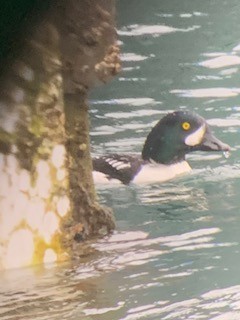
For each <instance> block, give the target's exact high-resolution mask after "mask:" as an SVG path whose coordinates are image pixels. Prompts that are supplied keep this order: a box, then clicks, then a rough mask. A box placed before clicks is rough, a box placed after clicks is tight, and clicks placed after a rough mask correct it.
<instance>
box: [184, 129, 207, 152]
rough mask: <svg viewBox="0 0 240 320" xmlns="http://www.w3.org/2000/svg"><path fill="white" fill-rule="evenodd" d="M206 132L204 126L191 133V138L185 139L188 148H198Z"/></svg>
mask: <svg viewBox="0 0 240 320" xmlns="http://www.w3.org/2000/svg"><path fill="white" fill-rule="evenodd" d="M205 132H206V125H205V124H203V125H202V126H201V127H200V128H199V129H197V130H196V131H194V132H193V133H191V134H190V135H189V136H187V137H186V139H185V144H186V145H188V146H191V147H193V146H196V145H198V144H199V143H201V142H202V139H203V137H204V134H205Z"/></svg>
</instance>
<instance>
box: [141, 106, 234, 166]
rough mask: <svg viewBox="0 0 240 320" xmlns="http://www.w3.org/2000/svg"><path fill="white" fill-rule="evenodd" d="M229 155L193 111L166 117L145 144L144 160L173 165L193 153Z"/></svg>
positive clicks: (180, 112) (225, 146) (175, 113)
mask: <svg viewBox="0 0 240 320" xmlns="http://www.w3.org/2000/svg"><path fill="white" fill-rule="evenodd" d="M198 150H200V151H229V150H230V147H229V146H228V145H227V144H225V143H223V142H222V141H220V140H219V139H217V138H216V137H215V136H214V135H213V134H212V132H211V130H210V127H209V125H208V124H207V122H206V120H205V119H204V118H202V117H201V116H199V115H198V114H196V113H193V112H190V111H175V112H173V113H169V114H167V115H166V116H165V117H163V118H162V119H161V120H160V121H159V122H158V123H157V124H156V125H155V127H154V128H153V129H152V131H151V132H150V133H149V135H148V136H147V139H146V141H145V144H144V147H143V151H142V158H143V159H144V160H153V161H155V162H157V163H163V164H171V163H175V162H179V161H182V160H184V159H185V155H186V154H187V153H189V152H192V151H198Z"/></svg>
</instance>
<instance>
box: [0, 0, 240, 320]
mask: <svg viewBox="0 0 240 320" xmlns="http://www.w3.org/2000/svg"><path fill="white" fill-rule="evenodd" d="M117 7H118V8H117V15H118V17H117V18H118V33H119V40H120V43H121V50H122V60H123V71H122V73H121V74H120V75H119V77H117V78H116V79H115V80H114V81H112V82H111V83H110V84H108V85H106V86H104V87H99V88H97V89H96V90H95V91H94V92H92V95H91V122H92V131H91V140H92V153H93V155H99V154H105V153H107V152H119V153H120V152H122V153H127V152H133V151H134V152H140V151H141V148H142V145H143V142H144V139H145V137H146V135H147V133H148V132H149V130H150V129H151V127H152V126H153V125H154V124H155V123H156V122H157V121H158V120H159V118H160V117H162V116H163V115H164V114H166V113H167V112H169V111H172V110H175V109H188V110H193V111H196V112H197V113H199V114H201V115H202V116H204V117H205V118H206V119H207V120H208V122H209V124H210V125H211V126H212V128H213V131H214V133H215V134H216V135H217V136H218V137H219V138H220V139H222V140H223V141H224V142H226V143H228V144H229V145H231V147H232V151H231V156H230V158H228V159H226V158H225V157H224V156H223V155H222V154H216V153H215V154H207V153H205V154H203V153H196V154H192V155H191V156H189V162H190V164H191V166H192V168H193V172H192V173H191V174H189V175H186V176H184V177H181V178H178V179H175V180H172V181H170V182H167V183H164V184H161V185H159V184H154V185H145V186H144V185H142V186H134V185H131V186H117V187H116V186H109V187H106V186H103V187H100V188H98V194H99V198H100V201H101V202H102V203H103V204H106V205H108V206H111V207H112V208H113V209H114V212H115V215H116V221H117V230H116V232H115V233H114V234H113V235H112V236H110V237H107V238H105V239H102V240H100V241H98V243H95V244H92V247H93V248H95V249H96V253H95V254H93V255H92V256H90V257H84V258H82V260H81V261H79V262H75V263H72V264H66V265H62V266H58V267H50V268H49V269H46V268H45V269H44V268H42V267H36V268H32V269H25V270H12V271H7V272H5V273H4V274H2V275H1V276H0V282H1V286H0V318H1V319H4V320H9V319H14V320H16V319H17V320H18V319H33V318H34V319H38V320H44V319H67V320H73V319H86V320H89V319H91V320H95V319H96V320H114V319H116V320H117V319H121V320H135V319H151V320H152V319H158V320H159V319H164V320H165V319H173V320H181V319H197V320H199V319H211V320H223V319H224V320H226V319H229V320H234V319H240V276H239V270H240V256H239V250H240V240H239V229H240V212H239V211H240V210H239V204H240V200H239V194H240V179H239V178H240V161H239V159H240V151H239V149H240V143H239V129H240V103H239V101H240V100H239V95H240V85H239V84H240V73H239V70H240V53H239V51H240V38H239V34H240V23H239V16H240V3H239V0H228V1H224V0H211V1H207V0H202V1H197V0H191V1H190V0H181V1H179V0H171V1H168V0H163V1H158V0H149V1H144V0H131V1H126V0H121V1H118V3H117Z"/></svg>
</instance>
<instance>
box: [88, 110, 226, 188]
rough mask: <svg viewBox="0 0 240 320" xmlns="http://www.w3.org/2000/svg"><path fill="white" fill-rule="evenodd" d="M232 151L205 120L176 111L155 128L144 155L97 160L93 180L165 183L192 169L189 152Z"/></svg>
mask: <svg viewBox="0 0 240 320" xmlns="http://www.w3.org/2000/svg"><path fill="white" fill-rule="evenodd" d="M229 150H230V147H229V146H228V145H227V144H225V143H223V142H222V141H220V140H219V139H217V138H216V137H215V136H214V135H213V134H212V132H211V130H210V128H209V126H208V124H207V122H206V120H205V119H204V118H202V117H201V116H199V115H197V114H196V113H193V112H189V111H175V112H173V113H169V114H167V115H166V116H165V117H163V118H162V119H161V120H160V121H159V122H158V123H157V124H156V125H155V126H154V127H153V128H152V130H151V131H150V133H149V134H148V136H147V138H146V140H145V143H144V146H143V150H142V155H132V154H131V155H127V154H124V155H118V154H109V155H106V156H102V157H96V158H95V159H93V170H94V171H93V177H94V181H95V182H96V183H98V182H108V181H112V180H118V181H120V182H122V183H123V184H129V183H130V182H135V183H144V182H162V181H166V180H169V179H172V178H174V177H175V176H177V175H179V174H183V173H186V172H189V171H190V170H191V168H190V166H189V164H188V163H187V161H186V160H185V156H186V154H187V153H190V152H193V151H229Z"/></svg>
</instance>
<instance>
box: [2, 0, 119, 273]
mask: <svg viewBox="0 0 240 320" xmlns="http://www.w3.org/2000/svg"><path fill="white" fill-rule="evenodd" d="M34 9H35V10H33V9H32V8H31V10H29V11H28V19H25V22H24V24H22V21H21V24H20V26H21V28H19V32H18V33H15V36H14V39H15V41H14V42H10V44H9V45H8V46H6V48H7V49H9V48H10V49H12V50H13V49H14V50H13V51H12V52H14V54H11V55H10V54H9V52H7V51H6V52H7V54H5V55H4V54H2V55H1V56H0V58H2V66H3V64H4V66H5V68H4V72H2V76H1V82H0V119H1V124H0V175H1V184H0V269H5V268H10V267H19V266H24V265H31V264H34V263H42V262H49V261H61V260H64V259H66V258H68V257H69V256H71V255H72V253H73V248H75V247H76V245H75V242H81V241H82V240H85V239H87V238H89V237H93V236H99V235H101V234H105V233H107V232H109V231H111V230H112V229H113V228H114V219H113V216H112V213H111V211H110V210H109V209H107V208H103V207H101V206H100V205H99V204H98V203H97V202H96V196H95V190H94V185H93V180H92V174H91V171H92V163H91V156H90V144H89V119H88V102H87V95H88V90H89V89H90V88H91V87H93V86H94V85H95V84H97V83H101V82H106V81H108V80H109V79H110V78H111V77H112V76H114V75H115V74H116V73H117V72H118V71H119V68H120V65H119V50H118V47H117V45H116V43H115V42H116V33H115V29H114V11H115V7H114V1H112V0H98V1H92V0H82V1H78V0H59V1H57V2H54V4H52V3H51V1H49V2H48V1H45V2H44V7H43V5H42V3H41V2H38V1H35V6H34ZM40 9H41V10H40ZM26 21H27V22H26ZM16 34H17V35H18V37H16ZM13 45H14V48H13ZM2 70H3V69H2ZM80 247H81V245H78V246H77V248H78V250H79V249H80ZM74 254H79V253H76V252H74Z"/></svg>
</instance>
